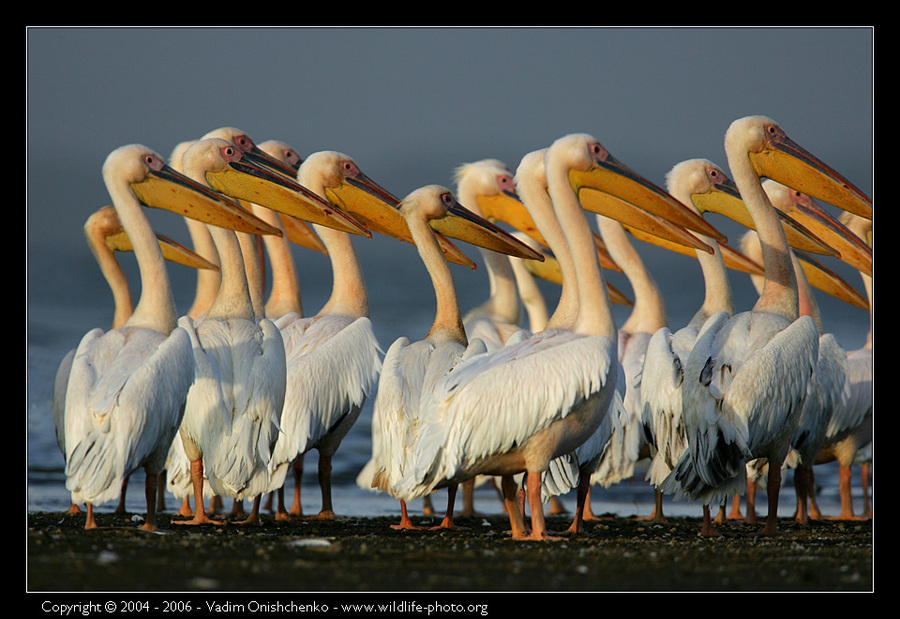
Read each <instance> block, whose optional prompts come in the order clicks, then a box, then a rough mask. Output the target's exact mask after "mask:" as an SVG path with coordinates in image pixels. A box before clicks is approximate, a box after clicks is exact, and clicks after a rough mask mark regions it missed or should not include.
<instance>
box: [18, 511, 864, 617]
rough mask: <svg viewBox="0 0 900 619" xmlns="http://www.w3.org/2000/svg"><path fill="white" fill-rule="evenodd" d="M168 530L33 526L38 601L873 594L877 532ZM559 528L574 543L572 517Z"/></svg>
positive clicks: (135, 523)
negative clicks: (531, 536) (527, 535)
mask: <svg viewBox="0 0 900 619" xmlns="http://www.w3.org/2000/svg"><path fill="white" fill-rule="evenodd" d="M159 519H160V527H161V532H160V533H148V532H144V531H142V530H140V529H139V526H140V524H141V520H140V515H139V514H138V515H121V516H116V515H113V514H101V515H99V516H98V520H99V523H100V525H101V526H108V527H112V528H108V529H100V530H85V529H84V528H83V525H84V520H83V516H74V517H73V516H67V515H65V514H62V513H34V514H29V516H28V532H27V557H26V558H27V574H26V576H27V582H26V590H27V591H28V592H29V593H30V596H31V599H32V601H33V602H34V603H35V604H40V603H42V601H43V600H53V599H54V596H52V595H48V594H49V593H52V592H56V593H63V592H106V594H101V593H97V595H96V596H91V595H88V596H76V598H75V599H77V600H81V601H86V600H105V599H107V598H110V593H111V592H122V593H125V592H131V593H132V594H138V592H146V593H147V594H148V595H149V594H150V593H151V592H168V593H169V594H172V593H180V594H181V595H185V594H187V593H188V592H190V599H191V600H193V601H194V603H195V604H200V600H201V599H206V598H205V597H204V595H203V594H208V595H209V596H210V598H209V599H217V598H219V596H222V595H225V596H226V598H225V599H227V600H232V602H235V603H236V601H237V600H246V596H243V595H240V594H241V593H246V592H252V593H253V594H254V596H258V595H263V594H266V593H267V592H269V593H271V592H281V595H278V596H277V599H279V600H282V601H286V600H294V601H295V602H296V601H300V600H306V601H313V600H319V601H327V602H328V603H330V604H337V603H339V602H341V601H346V602H354V601H356V602H359V601H365V600H373V599H379V600H382V599H383V596H374V595H371V594H375V593H385V592H390V593H391V596H388V597H390V599H393V600H397V599H407V598H408V596H409V594H413V593H417V594H419V595H418V598H419V599H420V600H423V599H425V596H423V595H421V593H422V592H432V593H434V594H436V593H437V592H443V593H445V594H448V595H449V594H452V596H451V597H452V599H455V600H457V601H458V602H462V601H466V600H468V602H469V603H470V604H471V603H473V600H476V599H486V601H487V603H489V604H490V603H494V604H497V605H499V604H500V601H501V599H503V598H500V597H497V596H494V595H488V594H491V593H498V592H522V591H535V592H545V593H562V592H645V591H646V592H699V591H711V592H747V591H779V592H781V591H785V592H826V591H834V592H850V591H856V592H869V591H873V590H874V565H873V548H874V546H873V525H872V521H869V520H867V521H854V522H842V521H833V520H827V521H820V522H813V523H810V524H808V525H799V524H797V523H796V522H794V521H793V520H791V519H782V520H781V521H780V527H781V529H782V532H783V534H782V535H780V536H777V537H772V538H762V537H757V536H755V535H754V533H755V532H756V531H757V530H758V529H759V525H757V524H747V523H743V522H737V521H734V522H729V523H727V524H725V525H723V526H722V527H721V528H720V532H721V533H722V536H721V537H718V538H703V537H699V536H698V535H697V533H698V531H699V527H700V521H699V519H698V518H688V517H675V518H668V519H667V521H666V522H665V523H664V524H659V525H657V524H652V523H650V522H648V521H646V520H639V519H635V518H627V517H619V516H612V515H608V516H607V517H603V518H601V519H599V520H595V521H591V522H588V523H587V525H586V531H585V534H584V535H582V536H580V537H578V538H575V539H561V540H548V541H543V542H534V541H518V540H513V539H511V538H510V536H509V534H508V528H509V521H508V520H507V519H506V518H505V517H504V516H502V515H498V516H477V517H473V518H458V519H457V524H458V525H459V526H461V527H464V528H463V529H460V530H454V531H446V530H444V531H433V530H420V531H400V530H394V529H391V528H390V525H391V524H395V523H396V522H398V518H396V517H384V518H341V519H338V520H336V521H327V522H319V521H314V520H302V521H290V522H281V521H276V520H275V519H274V518H273V517H272V516H271V515H269V514H264V515H263V516H262V522H261V524H260V525H256V526H242V525H238V524H234V523H230V524H227V525H224V526H209V525H207V526H200V527H197V526H184V525H179V524H175V523H173V522H172V520H173V516H172V515H171V514H160V517H159ZM414 521H415V522H416V523H418V524H422V525H426V526H430V525H436V524H437V523H438V521H439V520H438V519H437V518H432V517H426V516H417V517H414ZM548 522H549V526H550V529H551V530H553V531H562V530H564V529H565V528H566V527H567V526H568V524H569V517H568V516H550V517H549V518H548ZM42 592H46V594H44V593H42ZM337 592H340V593H339V594H338V593H337ZM198 596H199V597H198ZM227 596H237V597H236V598H234V599H232V598H230V597H227ZM485 596H487V597H486V598H485ZM139 597H140V596H139ZM169 597H170V598H171V595H170V596H169ZM120 598H121V596H113V597H112V598H110V599H120ZM516 598H517V599H518V600H519V602H520V603H521V600H522V596H516ZM121 599H124V598H121ZM157 599H159V598H157ZM219 599H220V598H219ZM435 599H437V598H435ZM525 599H528V596H525ZM525 609H527V607H525ZM402 610H407V611H409V610H413V611H414V610H415V609H402ZM470 610H476V609H475V607H474V606H473V607H472V608H471V609H470ZM482 610H484V609H482ZM423 612H424V611H423Z"/></svg>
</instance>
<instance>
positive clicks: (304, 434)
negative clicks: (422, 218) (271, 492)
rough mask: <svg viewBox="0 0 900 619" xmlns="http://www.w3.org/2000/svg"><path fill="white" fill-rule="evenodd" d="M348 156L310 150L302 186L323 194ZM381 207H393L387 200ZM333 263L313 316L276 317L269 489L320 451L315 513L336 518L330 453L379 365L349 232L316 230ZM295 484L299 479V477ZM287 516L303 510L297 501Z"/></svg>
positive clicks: (336, 181)
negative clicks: (280, 403) (278, 360)
mask: <svg viewBox="0 0 900 619" xmlns="http://www.w3.org/2000/svg"><path fill="white" fill-rule="evenodd" d="M358 171H359V168H358V167H357V165H356V163H355V162H353V160H352V159H350V158H349V157H348V156H346V155H343V154H341V153H336V152H332V151H323V152H319V153H314V154H312V155H310V156H309V157H307V158H306V160H305V161H304V162H303V163H302V164H301V165H300V168H299V170H298V173H297V179H298V181H299V182H300V184H301V185H303V186H304V187H306V188H308V189H310V190H311V191H313V192H315V193H316V194H317V195H320V196H322V197H323V199H324V196H325V194H326V188H327V187H336V186H338V185H340V184H341V183H343V182H344V180H345V178H347V177H353V176H355V175H357V174H358V173H359V172H358ZM384 207H385V208H393V206H392V205H388V204H385V205H384ZM316 229H317V232H318V234H319V236H320V238H321V239H322V241H323V243H324V244H325V247H326V249H327V252H328V255H329V257H330V258H331V261H332V273H333V278H334V282H333V289H332V295H331V298H330V299H329V301H328V302H327V303H326V304H325V306H324V307H323V308H322V309H321V310H320V311H319V313H318V314H317V315H315V316H311V317H303V316H301V315H300V314H299V313H298V312H288V313H287V314H284V315H283V316H281V317H279V318H277V319H276V325H277V327H278V328H279V330H280V331H281V333H282V336H283V339H284V345H285V350H286V353H287V368H288V373H289V378H288V387H287V392H286V394H285V405H284V411H283V418H282V428H283V433H282V435H281V436H280V437H279V440H278V443H277V444H276V446H275V454H274V465H275V467H276V469H275V475H274V477H273V481H272V488H281V487H282V485H283V483H284V480H285V476H286V475H287V472H288V470H289V469H290V467H291V465H292V464H293V463H294V462H295V460H296V459H297V458H299V457H302V456H303V455H304V454H306V453H307V452H309V451H311V450H313V449H316V450H318V451H319V484H320V487H321V490H322V508H321V510H320V512H319V517H320V518H334V515H335V514H334V510H333V507H332V502H331V487H330V483H331V482H330V475H331V458H332V457H333V455H334V454H335V452H336V451H337V449H338V447H339V445H340V444H341V441H342V440H343V438H344V437H345V436H346V434H347V432H348V431H349V430H350V428H351V427H352V426H353V424H354V423H355V422H356V420H357V418H358V417H359V414H360V412H361V410H362V407H363V404H364V402H365V400H366V398H367V397H368V396H369V394H370V392H371V391H372V390H373V389H374V388H375V385H376V384H377V381H378V375H379V372H380V370H381V347H380V345H379V343H378V340H377V339H376V337H375V334H374V331H373V327H372V322H371V320H370V319H369V317H368V312H369V303H368V296H367V293H366V286H365V282H364V281H363V277H362V270H361V267H360V264H359V260H358V259H357V256H356V252H355V250H354V249H353V245H352V242H351V239H350V237H349V235H347V234H346V233H344V232H340V231H336V230H330V229H327V228H323V227H317V228H316ZM298 483H299V480H298ZM292 513H294V514H297V515H298V514H300V513H301V510H300V506H299V504H297V503H296V502H295V505H294V508H293V509H292Z"/></svg>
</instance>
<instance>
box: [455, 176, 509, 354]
mask: <svg viewBox="0 0 900 619" xmlns="http://www.w3.org/2000/svg"><path fill="white" fill-rule="evenodd" d="M454 180H455V182H456V196H457V199H458V200H459V201H460V203H461V204H464V205H466V208H468V209H469V210H470V211H472V212H473V213H475V214H476V215H479V216H482V217H484V216H485V214H484V213H483V212H482V210H481V209H480V207H479V201H483V200H518V197H517V196H516V193H515V191H516V187H515V182H514V180H513V175H512V174H511V173H510V172H509V171H508V170H507V169H506V168H505V166H504V167H499V164H492V163H491V162H488V163H481V162H476V163H469V164H463V165H461V166H459V167H458V168H457V169H456V170H455V171H454ZM478 251H479V253H480V254H481V259H482V262H483V263H484V266H485V270H486V271H487V276H488V286H489V293H490V294H489V296H488V299H487V301H485V302H484V303H483V304H481V305H480V306H478V307H476V308H473V309H471V310H469V311H468V312H466V314H465V315H464V316H463V325H464V326H465V328H466V335H467V337H468V338H469V339H473V338H476V337H477V338H480V339H481V340H483V341H484V343H485V345H486V346H487V347H488V350H492V349H494V348H497V347H500V346H503V345H504V344H505V343H506V340H507V339H508V338H509V337H510V336H511V335H513V334H515V333H516V332H518V331H521V330H522V328H523V327H522V325H521V324H520V313H521V306H520V305H519V296H518V288H517V287H516V279H515V276H514V274H513V271H512V265H511V264H510V257H509V256H506V255H504V254H498V253H497V252H494V251H490V250H487V249H484V248H483V247H479V248H478Z"/></svg>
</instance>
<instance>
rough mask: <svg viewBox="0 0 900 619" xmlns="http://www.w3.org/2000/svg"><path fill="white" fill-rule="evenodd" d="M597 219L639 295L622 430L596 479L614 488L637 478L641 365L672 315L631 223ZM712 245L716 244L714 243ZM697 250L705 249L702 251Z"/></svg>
mask: <svg viewBox="0 0 900 619" xmlns="http://www.w3.org/2000/svg"><path fill="white" fill-rule="evenodd" d="M596 219H597V227H598V230H599V231H600V236H601V237H602V238H603V240H604V242H605V244H606V247H607V249H608V250H609V252H610V255H611V256H612V258H613V260H615V262H616V264H618V265H620V266H621V267H622V270H623V271H624V273H625V276H626V277H627V278H628V281H629V283H630V284H631V288H632V291H633V293H634V306H633V309H632V311H631V314H630V315H629V316H628V318H627V319H626V320H625V322H624V323H623V324H622V326H621V327H620V328H619V333H618V336H619V342H618V352H619V362H620V363H621V366H622V372H623V377H624V381H625V385H624V388H625V391H624V398H623V402H622V406H623V413H624V415H623V418H622V423H621V428H620V429H617V430H616V431H614V432H613V436H612V437H611V439H610V440H609V441H608V442H607V447H606V448H605V453H604V454H603V455H602V456H601V460H600V462H598V464H597V467H596V469H597V470H596V471H595V472H594V474H593V475H592V478H591V483H592V484H600V485H602V486H604V487H608V486H610V485H612V484H614V483H618V482H619V481H621V480H623V479H627V478H628V477H631V475H632V474H633V472H634V465H635V463H636V462H637V461H638V459H640V457H641V453H640V452H641V448H642V446H643V445H644V443H645V441H644V436H643V434H644V430H643V425H642V420H641V409H642V403H641V368H642V366H643V363H644V357H645V355H646V353H647V346H648V344H649V341H650V338H651V336H652V335H653V334H654V333H656V331H657V330H659V329H662V328H664V327H667V326H668V316H667V314H666V307H665V302H664V300H663V297H662V293H661V292H660V290H659V286H658V285H657V284H656V281H655V280H654V279H653V276H652V274H651V273H650V272H649V270H648V269H647V267H646V265H645V264H644V262H643V260H642V259H641V257H640V255H639V254H638V252H637V250H636V249H635V247H634V245H633V244H632V243H631V242H630V240H629V239H628V236H627V234H626V231H625V227H624V226H623V225H622V224H621V223H619V222H618V221H616V220H614V219H610V218H608V217H606V216H604V215H596ZM707 238H708V237H707ZM701 240H704V239H703V237H701ZM706 243H707V244H709V245H712V243H714V241H711V240H709V241H706ZM697 252H698V253H702V252H701V250H699V249H698V250H697ZM619 433H620V434H621V436H619V435H618V434H619ZM585 510H586V513H585V515H584V518H585V519H588V518H594V515H593V513H592V511H591V508H590V494H588V496H587V497H586V499H585Z"/></svg>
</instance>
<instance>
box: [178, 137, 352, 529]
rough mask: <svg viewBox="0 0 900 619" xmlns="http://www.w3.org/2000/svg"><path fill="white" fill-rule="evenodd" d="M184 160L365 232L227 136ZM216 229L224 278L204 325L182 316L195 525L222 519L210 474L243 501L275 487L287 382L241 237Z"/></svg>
mask: <svg viewBox="0 0 900 619" xmlns="http://www.w3.org/2000/svg"><path fill="white" fill-rule="evenodd" d="M182 163H183V166H184V172H185V174H187V175H188V176H190V177H192V178H194V179H195V180H196V182H197V183H200V184H205V185H209V186H215V187H216V188H217V190H219V191H221V192H222V193H224V194H226V195H229V196H231V197H233V198H236V199H244V200H248V201H252V202H253V203H257V204H261V205H264V206H266V207H269V208H272V209H274V210H278V211H279V212H283V213H286V214H290V215H294V216H300V217H303V218H305V217H310V218H312V219H315V220H317V221H322V222H327V223H328V225H333V226H335V227H338V228H340V229H348V230H354V231H360V230H362V229H361V228H360V227H359V226H358V225H357V224H356V223H355V221H354V220H353V219H352V218H350V217H349V216H347V215H346V214H344V213H343V212H341V211H339V210H337V209H335V208H333V207H332V206H331V205H329V204H327V203H325V202H324V201H322V200H321V199H319V198H317V197H316V196H314V195H313V194H311V192H309V191H308V190H306V189H305V188H302V187H301V186H300V185H298V184H297V183H295V182H289V179H288V178H287V177H284V176H282V175H281V174H279V173H274V172H268V171H267V170H268V168H267V166H265V165H263V164H259V163H257V162H256V158H254V157H251V156H249V154H248V153H246V152H244V151H241V150H240V149H238V148H237V147H236V146H235V145H234V144H233V143H231V142H229V141H227V140H223V139H220V138H206V139H202V140H200V141H198V142H197V143H196V144H194V145H193V146H191V147H190V148H189V149H188V150H187V151H186V152H185V154H184V157H183V162H182ZM244 212H247V211H244ZM266 228H267V229H268V230H270V231H272V232H271V233H274V234H279V233H280V231H279V229H278V228H274V227H272V226H268V225H267V226H266ZM210 232H211V234H212V235H213V240H214V241H215V243H216V249H217V252H218V254H219V257H220V260H221V269H222V285H221V286H220V288H219V293H218V295H217V296H216V299H215V301H214V302H213V305H212V307H210V310H209V312H208V313H207V314H206V317H205V318H204V319H203V320H202V321H201V322H200V323H199V324H194V321H193V320H192V319H191V318H190V317H189V316H184V317H182V318H181V319H180V320H179V324H180V326H181V327H182V328H183V329H184V330H185V331H187V332H188V334H189V336H190V338H191V344H192V347H193V356H194V363H195V367H196V370H195V371H196V374H197V380H195V382H194V385H193V386H192V387H191V390H190V392H189V393H188V396H187V402H186V407H185V414H184V419H183V421H182V424H181V426H180V428H179V434H180V436H181V439H182V442H183V446H184V450H185V453H186V455H187V456H188V458H189V460H190V461H191V477H192V481H193V488H194V495H195V510H194V517H193V519H191V520H186V521H180V522H183V523H187V524H203V523H218V521H215V520H213V519H211V518H209V516H208V515H207V514H206V512H205V509H204V506H203V501H202V496H203V476H204V473H205V474H206V478H207V479H208V481H209V485H210V487H211V488H212V491H213V492H214V493H215V494H216V495H218V496H230V497H232V498H233V499H235V500H236V501H242V500H243V499H245V498H256V497H258V496H260V495H261V494H263V493H264V492H265V491H266V490H267V489H268V486H269V483H270V479H271V473H272V470H271V465H272V462H271V459H272V450H273V449H274V446H275V442H276V439H277V437H278V434H279V431H280V428H279V421H280V417H281V412H282V408H283V405H284V397H285V387H286V385H285V382H286V361H285V349H284V343H283V340H282V336H281V333H280V331H279V330H278V328H277V327H276V326H275V324H274V323H273V322H272V321H270V320H267V319H265V318H262V317H260V316H258V315H257V313H256V312H255V311H254V306H253V298H252V297H251V291H250V286H249V284H248V279H247V274H246V272H245V268H244V264H245V260H244V253H243V252H242V251H241V246H240V242H239V241H238V239H237V235H236V234H234V233H233V232H231V231H229V230H227V229H225V228H220V227H211V228H210Z"/></svg>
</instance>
